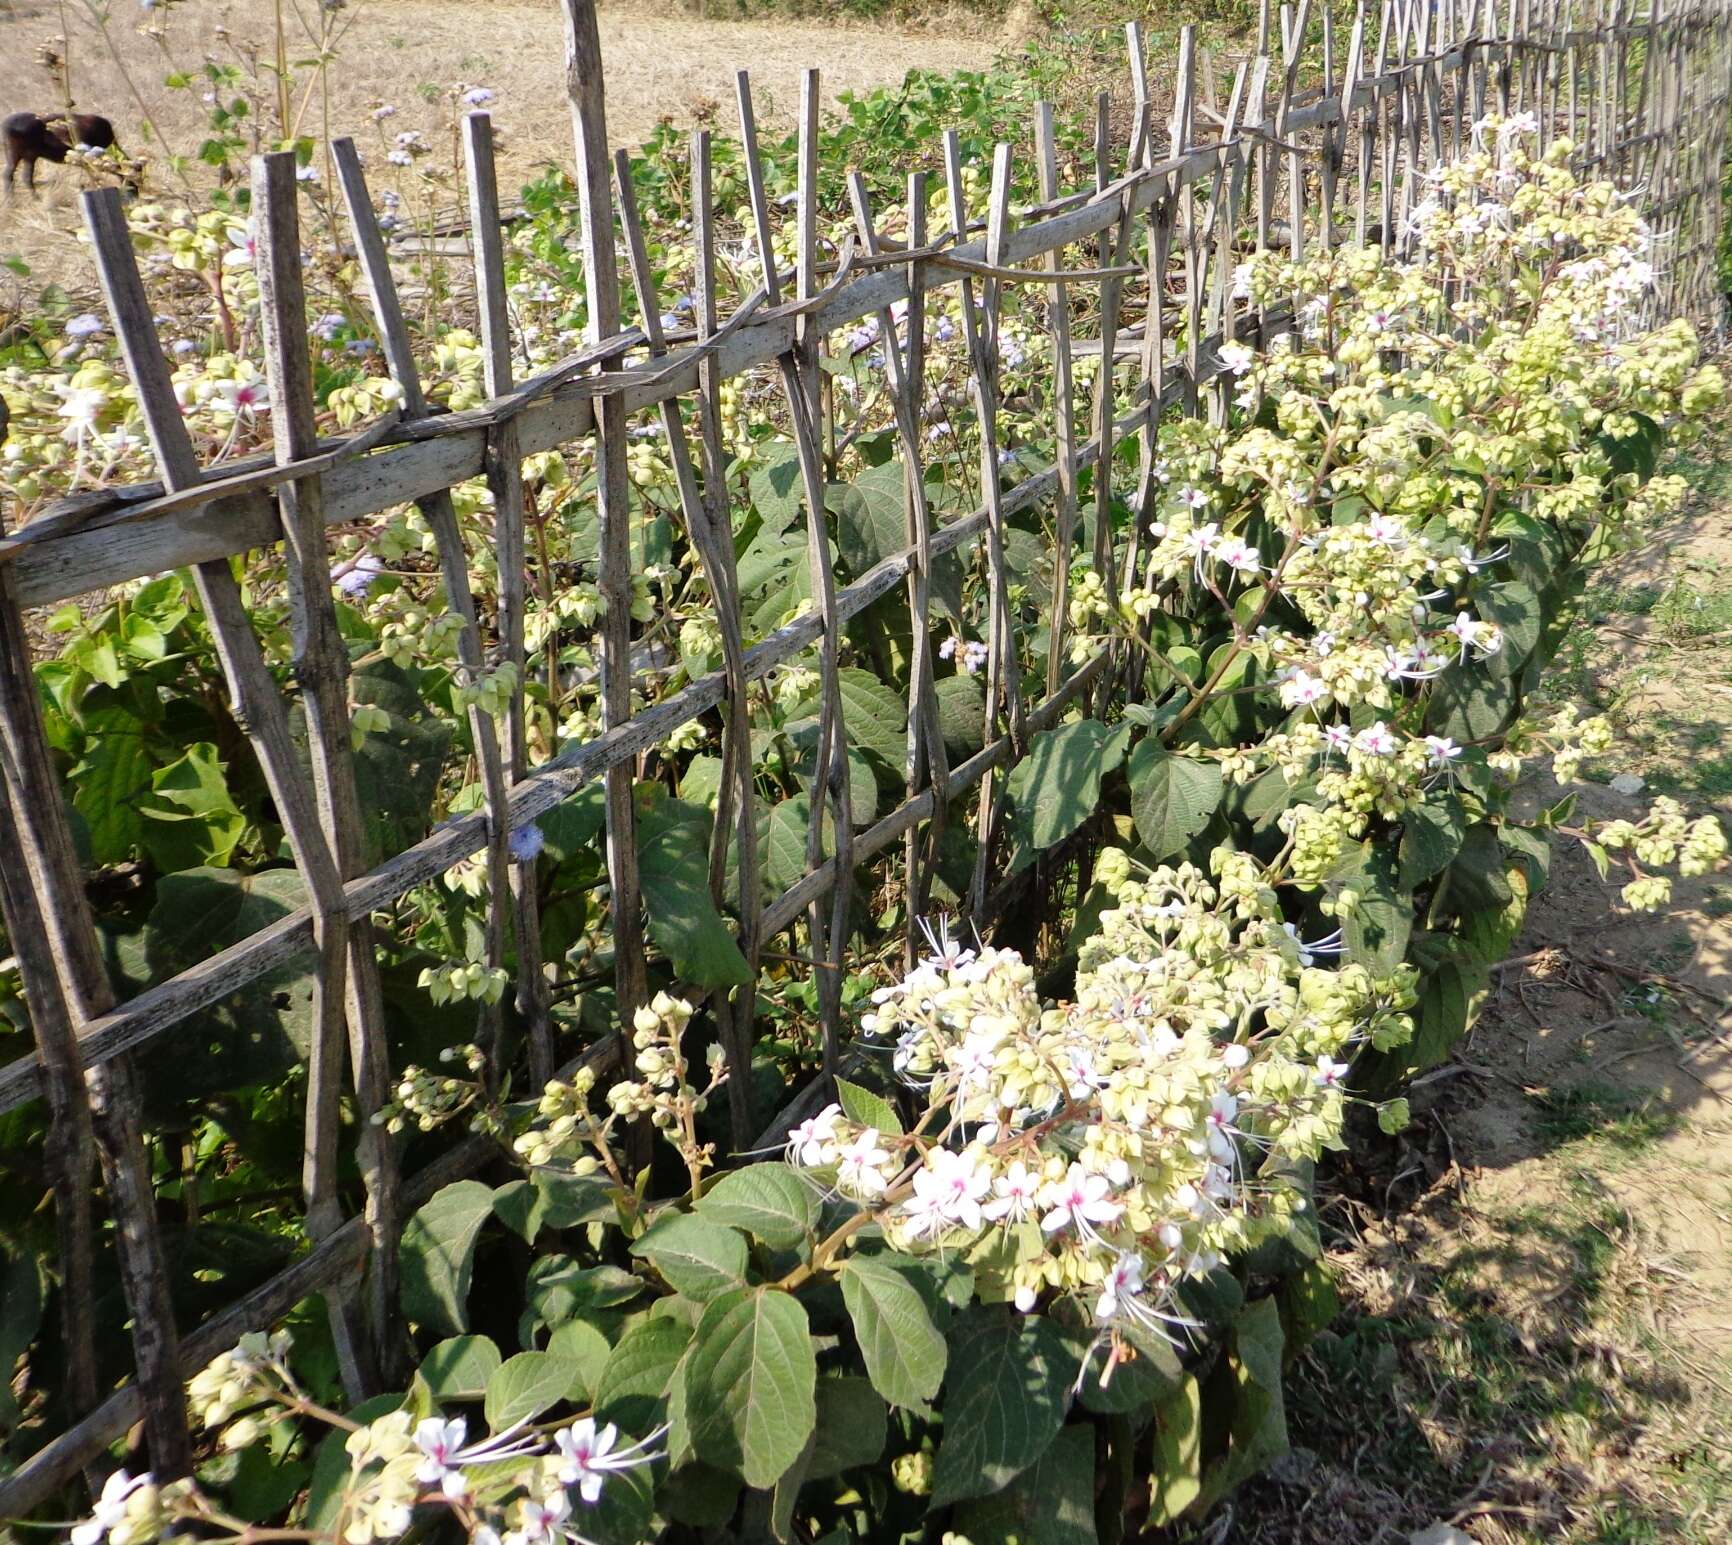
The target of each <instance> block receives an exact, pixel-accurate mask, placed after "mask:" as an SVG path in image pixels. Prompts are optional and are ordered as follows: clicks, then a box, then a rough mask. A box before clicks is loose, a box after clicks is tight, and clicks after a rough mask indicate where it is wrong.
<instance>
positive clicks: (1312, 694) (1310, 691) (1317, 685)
mask: <svg viewBox="0 0 1732 1545" xmlns="http://www.w3.org/2000/svg"><path fill="white" fill-rule="evenodd" d="M1328 696H1329V689H1328V688H1327V687H1326V686H1324V685H1323V683H1322V682H1321V681H1319V680H1318V679H1317V678H1316V677H1315V676H1313V675H1311V674H1309V673H1308V672H1306V671H1302V670H1299V669H1297V668H1295V669H1294V670H1292V671H1290V672H1289V673H1288V676H1287V679H1286V680H1285V681H1283V682H1282V683H1281V706H1282V707H1283V708H1309V707H1311V706H1312V705H1313V704H1315V703H1321V702H1322V701H1323V699H1324V698H1326V697H1328Z"/></svg>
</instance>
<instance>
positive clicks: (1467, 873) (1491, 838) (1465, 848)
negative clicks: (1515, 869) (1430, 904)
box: [1449, 821, 1514, 912]
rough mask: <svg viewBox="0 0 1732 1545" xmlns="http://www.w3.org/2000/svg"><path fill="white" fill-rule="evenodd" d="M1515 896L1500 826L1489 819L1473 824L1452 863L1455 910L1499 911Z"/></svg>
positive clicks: (1450, 888) (1451, 886) (1450, 886)
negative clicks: (1498, 829) (1499, 836)
mask: <svg viewBox="0 0 1732 1545" xmlns="http://www.w3.org/2000/svg"><path fill="white" fill-rule="evenodd" d="M1513 895H1514V892H1513V891H1512V890H1511V889H1510V881H1509V873H1508V866H1507V864H1506V863H1505V860H1504V853H1503V845H1502V844H1501V843H1500V842H1499V841H1498V833H1497V828H1496V827H1495V826H1492V825H1491V824H1490V823H1489V822H1487V821H1481V822H1479V823H1478V824H1477V825H1475V826H1470V827H1469V828H1468V830H1467V833H1466V835H1465V836H1464V837H1463V838H1462V844H1461V852H1460V853H1458V854H1457V855H1456V857H1455V861H1454V862H1453V863H1452V864H1451V865H1450V866H1449V899H1450V902H1451V904H1452V905H1453V907H1454V909H1455V910H1456V911H1458V912H1459V911H1474V912H1495V911H1497V910H1498V909H1499V908H1500V907H1507V906H1508V905H1509V903H1510V898H1511V897H1512V896H1513Z"/></svg>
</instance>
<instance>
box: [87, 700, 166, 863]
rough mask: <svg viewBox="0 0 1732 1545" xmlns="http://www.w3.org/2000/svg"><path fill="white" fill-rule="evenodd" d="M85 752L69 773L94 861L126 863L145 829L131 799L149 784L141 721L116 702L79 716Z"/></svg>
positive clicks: (148, 767) (148, 769)
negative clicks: (87, 833)
mask: <svg viewBox="0 0 1732 1545" xmlns="http://www.w3.org/2000/svg"><path fill="white" fill-rule="evenodd" d="M82 728H83V730H84V754H83V756H82V757H80V759H79V761H78V762H77V764H76V765H75V766H74V767H73V769H72V771H71V773H70V774H69V775H68V777H67V785H68V787H70V788H71V790H72V806H73V808H74V809H75V810H77V812H78V813H79V814H80V815H81V816H83V817H84V823H85V826H86V827H87V828H88V830H89V834H90V857H91V861H92V862H93V863H96V864H119V863H124V862H125V861H126V860H127V859H129V858H131V857H132V855H133V848H134V847H135V845H136V844H137V843H138V841H139V838H140V835H141V833H142V829H143V824H144V823H143V821H142V820H141V819H140V818H139V814H138V810H137V808H136V805H135V801H136V799H137V797H138V795H139V794H140V792H141V791H142V790H144V789H145V788H147V787H148V786H149V784H150V771H151V760H150V753H149V751H148V749H147V748H146V746H145V743H144V725H143V724H142V723H141V722H140V720H139V719H138V718H137V717H136V716H135V715H134V714H132V713H131V712H129V711H128V710H127V709H126V708H124V707H122V706H120V705H119V704H114V705H111V706H106V707H101V708H97V709H93V710H91V711H88V712H86V713H85V714H84V715H83V725H82Z"/></svg>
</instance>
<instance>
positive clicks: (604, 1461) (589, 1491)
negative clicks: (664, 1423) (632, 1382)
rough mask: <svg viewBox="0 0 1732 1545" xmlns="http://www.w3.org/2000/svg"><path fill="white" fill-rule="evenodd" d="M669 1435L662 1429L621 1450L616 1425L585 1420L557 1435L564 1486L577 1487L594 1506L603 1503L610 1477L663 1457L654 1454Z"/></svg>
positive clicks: (554, 1439)
mask: <svg viewBox="0 0 1732 1545" xmlns="http://www.w3.org/2000/svg"><path fill="white" fill-rule="evenodd" d="M666 1431H667V1428H665V1427H658V1428H657V1429H656V1430H655V1431H654V1432H652V1433H651V1434H650V1435H649V1436H648V1437H647V1438H645V1439H644V1440H643V1441H642V1442H641V1443H634V1444H632V1445H631V1446H630V1447H629V1448H617V1447H615V1445H616V1444H617V1443H618V1442H619V1429H618V1428H617V1427H615V1426H614V1424H613V1423H612V1422H609V1423H608V1424H607V1425H606V1426H605V1427H597V1426H596V1424H595V1418H594V1417H593V1416H585V1417H583V1418H581V1419H580V1420H578V1421H575V1422H573V1423H572V1424H571V1425H570V1426H569V1427H562V1428H560V1429H559V1431H558V1432H556V1433H554V1435H553V1446H554V1447H555V1448H556V1449H558V1450H559V1459H560V1463H559V1469H558V1470H557V1471H556V1472H555V1473H556V1474H557V1475H558V1477H559V1479H560V1481H561V1482H562V1483H563V1484H564V1485H567V1486H575V1487H577V1494H578V1495H579V1496H580V1497H582V1498H583V1500H584V1501H585V1502H588V1503H590V1504H592V1505H593V1504H594V1503H596V1502H599V1501H600V1500H601V1488H602V1484H603V1483H604V1482H605V1481H606V1479H607V1477H608V1476H609V1475H613V1474H617V1473H619V1472H620V1471H623V1470H635V1469H637V1468H639V1467H640V1466H642V1465H647V1464H651V1463H653V1462H654V1461H655V1460H657V1459H660V1458H661V1457H662V1456H661V1454H660V1453H656V1452H652V1450H653V1448H654V1446H655V1444H656V1442H657V1440H658V1439H660V1437H661V1436H662V1434H663V1433H665V1432H666Z"/></svg>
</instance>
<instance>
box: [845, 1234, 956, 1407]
mask: <svg viewBox="0 0 1732 1545" xmlns="http://www.w3.org/2000/svg"><path fill="white" fill-rule="evenodd" d="M897 1259H898V1258H897V1257H895V1256H882V1255H857V1256H854V1257H852V1258H850V1259H849V1261H848V1262H847V1264H846V1265H845V1266H844V1267H843V1268H842V1301H843V1303H845V1304H846V1305H847V1306H848V1313H849V1316H850V1317H851V1318H852V1319H853V1321H854V1334H855V1338H856V1339H857V1340H858V1341H859V1343H860V1355H861V1356H862V1357H863V1358H864V1359H865V1362H866V1372H867V1374H868V1376H869V1377H870V1378H871V1380H872V1387H873V1388H874V1389H875V1390H877V1391H878V1393H879V1394H880V1395H882V1396H883V1397H884V1398H885V1399H886V1400H888V1401H889V1402H890V1403H891V1404H892V1405H898V1406H907V1407H909V1408H914V1409H917V1408H919V1407H921V1406H924V1405H926V1404H927V1403H928V1402H929V1401H930V1400H931V1399H932V1398H933V1396H935V1395H936V1394H937V1393H938V1389H939V1385H940V1384H941V1383H942V1382H943V1380H944V1369H945V1364H946V1361H947V1359H948V1356H949V1352H948V1349H947V1348H946V1347H945V1344H944V1337H943V1336H941V1335H940V1334H939V1333H938V1327H937V1326H936V1325H934V1324H933V1323H932V1314H931V1311H930V1310H928V1308H927V1307H926V1299H925V1297H924V1295H922V1293H921V1292H920V1290H919V1289H918V1288H917V1287H915V1285H914V1283H913V1282H912V1281H911V1280H910V1279H909V1277H908V1276H907V1275H906V1273H905V1271H904V1270H899V1269H898V1268H897V1266H896V1264H894V1263H895V1262H896V1261H897ZM907 1264H908V1266H910V1267H913V1268H914V1269H916V1270H918V1266H917V1265H916V1263H914V1262H912V1261H909V1262H908V1263H907Z"/></svg>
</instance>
